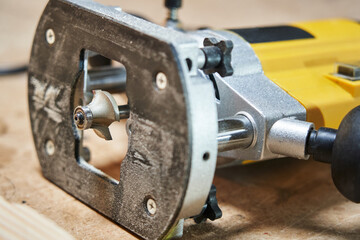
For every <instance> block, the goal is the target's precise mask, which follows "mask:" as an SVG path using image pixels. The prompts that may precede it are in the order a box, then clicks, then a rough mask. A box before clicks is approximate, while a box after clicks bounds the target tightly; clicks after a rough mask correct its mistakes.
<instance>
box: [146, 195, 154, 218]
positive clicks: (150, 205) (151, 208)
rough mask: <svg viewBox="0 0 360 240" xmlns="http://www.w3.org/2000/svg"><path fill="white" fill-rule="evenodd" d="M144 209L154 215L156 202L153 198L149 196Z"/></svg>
mask: <svg viewBox="0 0 360 240" xmlns="http://www.w3.org/2000/svg"><path fill="white" fill-rule="evenodd" d="M146 209H147V211H148V213H149V214H150V215H154V214H155V213H156V202H155V200H154V199H152V198H149V199H148V200H147V202H146Z"/></svg>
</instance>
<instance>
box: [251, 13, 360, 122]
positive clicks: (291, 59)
mask: <svg viewBox="0 0 360 240" xmlns="http://www.w3.org/2000/svg"><path fill="white" fill-rule="evenodd" d="M290 26H293V27H296V28H300V29H302V30H304V31H306V32H308V33H310V34H311V35H313V38H306V39H296V40H287V41H274V42H265V43H254V44H251V45H252V47H253V49H254V51H255V53H256V55H257V56H258V58H259V59H260V61H261V64H262V67H263V70H264V73H265V75H266V76H267V77H268V78H269V79H271V80H272V81H273V82H274V83H276V84H277V85H278V86H279V87H281V88H282V89H283V90H285V91H286V92H287V93H289V94H290V95H291V96H292V97H294V98H295V99H297V100H298V101H299V102H300V103H301V104H302V105H303V106H304V107H305V109H306V111H307V121H309V122H313V123H315V126H316V128H319V127H331V128H338V127H339V124H340V122H341V120H342V119H343V118H344V116H345V115H346V114H347V113H348V112H349V111H350V110H351V109H353V108H354V107H356V106H358V105H360V81H351V80H348V79H345V78H342V77H339V76H336V75H334V73H335V72H336V69H335V68H336V64H337V63H354V64H359V62H360V24H359V23H358V22H355V21H351V20H345V19H334V20H323V21H312V22H302V23H296V24H291V25H290Z"/></svg>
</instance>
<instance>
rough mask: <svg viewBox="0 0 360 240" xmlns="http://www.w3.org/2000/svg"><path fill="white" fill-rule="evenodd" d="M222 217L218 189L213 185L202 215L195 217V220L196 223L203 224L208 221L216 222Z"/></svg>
mask: <svg viewBox="0 0 360 240" xmlns="http://www.w3.org/2000/svg"><path fill="white" fill-rule="evenodd" d="M221 217H222V211H221V209H220V208H219V205H218V201H217V199H216V187H215V185H214V184H213V185H212V186H211V189H210V192H209V196H208V198H207V200H206V203H205V205H204V207H203V209H202V211H201V213H200V214H199V215H197V216H194V217H193V218H194V221H195V222H196V223H202V222H205V221H206V219H210V220H211V221H214V220H216V219H218V218H221Z"/></svg>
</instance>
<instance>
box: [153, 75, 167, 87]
mask: <svg viewBox="0 0 360 240" xmlns="http://www.w3.org/2000/svg"><path fill="white" fill-rule="evenodd" d="M155 83H156V87H157V88H158V89H159V90H163V89H165V88H166V85H167V77H166V75H165V73H163V72H158V73H157V74H156V79H155Z"/></svg>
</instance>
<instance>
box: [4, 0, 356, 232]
mask: <svg viewBox="0 0 360 240" xmlns="http://www.w3.org/2000/svg"><path fill="white" fill-rule="evenodd" d="M102 2H104V3H106V4H111V5H119V6H121V7H122V8H123V9H124V10H130V11H131V12H134V13H140V14H142V15H143V16H145V17H147V18H149V19H151V20H153V21H154V22H156V23H162V21H163V19H164V18H165V13H166V11H165V10H164V9H163V8H162V1H160V0H157V1H146V0H134V1H125V0H118V1H102ZM45 4H46V0H37V1H26V0H12V1H9V0H0V43H1V44H0V53H1V54H0V66H6V65H13V64H17V63H26V62H27V61H28V57H29V52H30V48H31V42H32V37H33V34H34V31H35V27H36V24H37V20H38V18H39V17H40V14H41V12H42V9H43V8H44V6H45ZM359 9H360V2H359V1H357V0H352V1H344V0H343V1H330V0H327V1H326V0H321V1H313V0H303V1H296V0H292V1H290V0H288V1H281V0H276V1H267V0H256V1H254V0H242V1H236V0H232V1H230V0H229V1H219V0H218V1H216V0H198V1H190V0H185V4H184V10H183V11H182V12H181V14H180V17H181V18H182V19H183V22H184V25H185V26H194V27H199V26H211V27H216V28H220V27H229V28H230V27H242V26H254V25H261V24H267V25H268V24H279V23H286V22H288V21H299V20H308V19H315V18H328V17H350V18H357V17H358V16H359V14H358V11H359ZM26 81H27V77H26V74H20V75H14V76H7V77H0V195H1V196H2V197H3V198H5V199H6V200H7V201H8V202H13V203H20V204H24V205H27V206H29V207H31V208H33V209H35V210H36V211H38V212H39V213H41V214H43V215H45V216H46V217H48V218H49V219H52V220H53V221H54V222H56V223H57V224H58V225H59V226H60V227H62V228H63V229H65V230H66V231H68V232H69V233H70V234H72V235H73V236H74V237H75V238H78V239H136V237H135V236H133V235H132V234H130V233H129V232H127V231H126V230H124V229H123V228H121V227H119V226H118V225H116V224H114V223H113V222H111V221H110V220H108V219H107V218H105V217H103V216H102V215H100V214H98V213H96V212H95V211H93V210H92V209H90V208H88V207H87V206H86V205H84V204H82V203H81V202H79V201H77V200H76V199H74V198H73V197H72V196H70V195H68V194H67V193H65V192H63V191H62V190H61V189H59V188H58V187H56V186H55V185H53V184H52V183H50V182H48V181H47V180H46V179H45V178H44V177H43V176H42V174H41V169H40V165H39V163H38V159H37V156H36V153H35V150H34V146H33V141H32V135H31V129H30V123H29V117H28V107H27V89H26V87H27V86H26ZM111 161H113V162H110V163H109V165H108V166H107V167H109V166H111V168H112V169H115V171H117V170H116V169H119V166H120V165H119V161H118V159H115V160H114V159H112V160H111ZM114 161H115V162H114ZM104 168H106V166H104ZM215 185H216V187H217V189H218V195H217V196H218V200H219V204H220V207H221V208H222V210H223V217H222V218H221V219H220V220H217V221H215V222H206V223H204V224H200V225H195V224H194V223H193V221H192V220H187V221H185V228H184V237H183V238H184V239H220V238H223V239H289V238H290V239H304V238H305V239H360V206H359V205H356V204H353V203H351V202H349V201H347V200H346V199H344V198H343V197H342V196H341V195H340V194H339V193H338V192H337V190H336V189H335V187H334V186H333V184H332V180H331V175H330V168H329V166H328V165H325V164H321V163H316V162H311V161H299V160H293V159H279V160H273V161H268V162H263V163H260V164H254V165H249V166H240V167H232V168H230V169H219V170H218V171H217V173H216V177H215ZM0 231H1V230H0ZM19 231H20V230H19Z"/></svg>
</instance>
